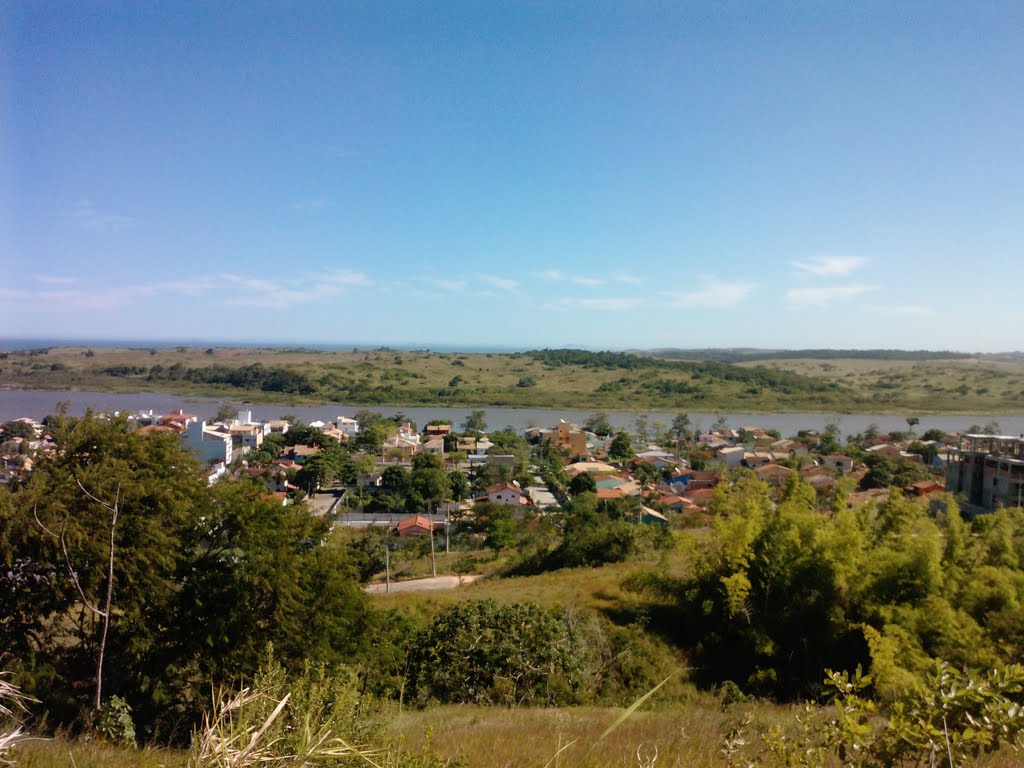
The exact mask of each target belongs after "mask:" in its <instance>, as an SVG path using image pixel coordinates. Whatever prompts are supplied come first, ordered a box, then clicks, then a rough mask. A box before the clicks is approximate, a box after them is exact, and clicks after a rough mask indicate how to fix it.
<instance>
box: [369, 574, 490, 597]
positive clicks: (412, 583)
mask: <svg viewBox="0 0 1024 768" xmlns="http://www.w3.org/2000/svg"><path fill="white" fill-rule="evenodd" d="M482 578H483V575H482V574H479V573H469V574H466V575H465V576H463V577H462V579H461V583H462V585H466V584H472V583H473V582H474V581H477V580H479V579H482ZM459 583H460V579H459V577H458V576H428V577H427V578H425V579H409V580H408V581H392V582H391V591H392V592H426V591H429V590H434V589H455V588H456V587H458V586H459ZM366 591H367V592H369V593H371V594H375V595H383V594H385V593H386V592H387V585H385V584H383V583H380V584H370V585H369V586H368V587H366Z"/></svg>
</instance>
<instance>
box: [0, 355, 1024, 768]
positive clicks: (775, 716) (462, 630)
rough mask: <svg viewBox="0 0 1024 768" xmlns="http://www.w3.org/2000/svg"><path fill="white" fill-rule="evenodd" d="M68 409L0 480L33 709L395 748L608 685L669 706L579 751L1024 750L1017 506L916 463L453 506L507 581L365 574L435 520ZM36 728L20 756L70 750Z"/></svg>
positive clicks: (517, 716)
mask: <svg viewBox="0 0 1024 768" xmlns="http://www.w3.org/2000/svg"><path fill="white" fill-rule="evenodd" d="M607 362H608V360H607V359H604V360H603V361H593V362H592V363H591V364H595V365H602V364H607ZM613 362H616V363H617V361H613ZM559 364H560V365H574V364H576V363H575V362H572V361H562V362H560V363H559ZM48 429H50V430H51V431H52V433H53V435H54V438H55V441H56V445H55V450H54V451H53V452H52V453H51V454H50V455H42V456H39V457H37V458H38V462H37V464H36V466H35V469H34V471H33V472H32V473H31V474H30V475H28V476H27V477H26V478H25V479H24V480H23V481H19V482H18V483H16V484H15V486H14V487H13V488H12V489H10V490H8V489H6V488H2V487H0V556H2V562H3V567H2V568H0V648H3V649H5V651H6V655H5V656H4V660H3V661H4V665H5V667H6V668H7V669H8V670H9V671H10V672H12V673H13V674H14V677H13V678H10V679H13V680H14V681H15V682H16V683H17V684H19V685H21V686H22V687H23V688H24V689H25V691H26V692H27V693H29V694H31V695H32V696H34V697H35V698H36V699H37V700H38V701H37V702H34V703H32V704H31V705H30V710H31V711H32V713H33V714H34V715H35V716H36V719H33V720H30V721H29V722H28V725H29V727H36V728H39V729H41V730H45V729H47V728H52V727H58V726H59V727H61V728H65V729H69V730H70V731H71V732H74V733H83V734H94V733H97V732H98V733H100V734H103V737H104V738H105V739H108V740H114V741H122V742H126V743H131V742H133V741H143V742H146V743H155V744H162V745H171V746H175V745H176V746H177V747H178V748H179V749H183V747H184V745H186V744H188V743H189V742H190V741H191V744H192V747H191V751H190V752H187V753H186V752H184V751H177V752H169V753H164V754H163V755H162V756H161V757H160V758H158V759H160V760H161V762H164V763H165V764H167V765H174V764H179V765H185V764H187V765H189V766H190V767H191V768H205V766H210V765H246V764H247V763H245V762H237V761H236V762H230V761H227V760H220V761H218V760H215V759H213V758H212V757H210V752H209V750H214V751H216V749H221V748H224V749H228V747H230V745H232V744H234V745H236V747H237V749H236V747H231V749H236V751H239V750H241V751H243V752H244V751H245V750H243V749H242V747H241V745H243V744H245V743H248V742H249V741H252V740H253V738H254V734H257V733H260V734H269V735H268V737H267V740H266V741H265V742H263V743H262V745H257V746H258V747H259V750H258V751H257V748H256V747H255V746H254V747H253V748H252V749H250V750H249V753H250V754H258V755H261V756H262V757H266V758H267V759H268V760H269V759H271V758H274V759H275V762H278V763H279V764H282V765H299V764H302V763H301V761H299V759H298V758H295V757H294V756H295V755H310V756H313V755H314V753H316V754H319V755H320V757H316V758H315V759H316V761H319V762H312V763H309V764H329V763H328V762H326V760H327V758H328V757H331V756H332V755H333V756H337V755H338V754H340V753H339V752H337V750H348V751H345V752H344V755H343V757H342V759H343V762H341V763H340V764H343V765H345V764H347V765H351V764H353V763H355V764H360V761H363V758H362V757H359V756H358V755H354V754H353V753H352V751H351V745H357V746H359V747H364V746H371V747H375V748H378V749H379V750H380V752H379V753H375V754H377V756H378V757H380V761H379V762H378V764H381V765H383V764H387V765H390V766H394V767H395V768H402V766H409V767H410V768H412V767H413V766H422V767H423V768H433V766H441V765H451V764H461V763H459V760H460V759H462V758H465V760H466V762H465V763H464V764H467V765H474V766H475V765H480V766H483V765H490V764H494V762H495V761H496V760H497V761H499V762H500V764H502V765H504V764H509V765H536V764H537V763H538V762H539V760H540V757H546V758H548V759H550V758H552V757H553V756H554V753H555V752H557V751H558V748H559V747H560V746H561V745H562V743H563V742H562V741H561V739H563V738H564V739H565V741H566V742H567V741H570V740H571V739H572V738H574V737H576V736H581V737H582V738H584V739H589V740H590V743H589V744H587V743H585V742H583V743H580V744H579V745H578V746H573V747H571V748H570V750H571V751H570V752H567V753H566V755H565V759H566V760H571V763H572V764H575V762H576V760H577V759H578V758H583V757H584V752H587V751H588V750H589V748H590V746H591V745H593V744H595V743H596V742H597V740H598V739H599V738H600V735H599V734H598V735H597V736H595V735H594V734H595V731H597V730H598V729H599V728H600V727H601V725H599V724H604V725H607V724H608V722H609V721H611V720H612V719H613V716H614V712H613V709H611V708H614V707H616V706H617V707H622V706H625V705H628V704H629V702H631V701H636V700H638V698H639V697H641V696H643V695H644V694H645V693H646V692H650V691H652V690H655V689H657V691H658V693H657V697H656V698H652V699H651V700H650V702H649V703H650V704H653V705H656V706H655V710H656V711H655V712H653V713H652V714H650V715H646V716H643V717H638V718H636V720H635V721H634V723H633V724H634V726H635V729H634V730H623V731H621V734H622V736H621V740H619V741H617V742H616V746H614V748H613V747H612V746H611V745H610V744H611V743H610V742H609V746H607V747H602V748H601V749H598V750H594V751H590V752H589V753H588V754H587V755H586V756H585V762H584V764H586V765H593V766H604V765H614V764H622V760H623V758H622V754H623V750H624V748H627V747H628V748H630V749H628V750H626V751H632V752H633V753H634V754H633V756H632V758H631V759H629V761H630V762H632V760H634V759H637V758H636V756H635V751H636V750H638V749H639V750H640V753H641V756H640V758H639V760H640V763H641V764H642V765H650V764H652V762H653V758H652V755H653V754H654V751H655V750H657V751H659V753H660V754H661V755H662V760H661V762H660V763H659V764H660V765H666V764H667V765H694V764H698V765H699V764H704V765H729V766H732V765H741V764H742V765H764V766H782V765H786V766H790V765H805V766H824V765H830V764H835V762H834V761H835V760H836V759H838V758H843V756H844V755H859V756H860V757H859V758H858V762H857V764H858V765H865V766H874V765H879V766H880V765H909V764H914V761H921V760H924V761H925V762H926V763H927V762H928V761H932V764H940V763H938V762H936V760H937V758H938V757H940V756H942V755H947V756H948V762H949V764H951V765H965V764H976V763H975V760H976V758H978V757H982V758H985V755H987V753H988V752H990V751H992V750H998V749H999V748H1000V747H1002V751H998V752H997V754H996V755H995V756H994V757H992V758H985V759H984V760H982V762H981V763H980V764H985V765H1011V764H1013V762H1012V759H1008V758H1007V752H1006V750H1008V749H1009V748H1010V746H1009V745H1014V746H1016V747H1019V748H1024V717H1022V716H1021V711H1022V710H1021V707H1022V706H1024V668H1021V667H1020V666H1019V664H1017V662H1018V660H1019V659H1020V658H1021V657H1022V655H1024V647H1022V645H1021V643H1022V638H1024V510H1021V509H1001V510H999V511H997V512H995V513H992V514H985V515H979V516H977V517H975V518H973V519H965V518H964V516H963V515H962V514H961V511H960V509H959V507H958V506H957V504H956V501H955V500H954V499H953V498H952V497H950V496H948V495H944V496H939V497H936V498H934V499H931V500H927V499H926V500H923V501H919V500H916V499H911V498H905V497H904V496H903V495H902V494H901V493H900V492H899V490H898V489H896V490H893V491H892V492H891V493H890V495H889V499H888V500H887V501H885V502H884V503H878V504H876V503H867V504H865V505H862V506H855V507H850V506H848V505H847V503H846V496H845V491H844V487H843V485H844V484H843V482H842V480H840V481H839V482H837V483H836V488H835V490H834V491H832V492H825V493H823V494H822V495H818V494H817V493H816V492H815V491H814V490H813V489H812V488H811V487H810V486H807V485H805V484H803V483H801V482H799V481H798V480H796V479H795V476H794V479H793V480H792V481H791V482H790V483H788V484H787V485H785V486H784V487H782V488H777V489H771V488H769V487H768V486H766V485H765V484H763V483H762V482H760V481H758V480H756V478H755V476H754V475H753V474H751V473H749V472H739V473H737V474H735V475H734V476H733V477H732V478H731V479H732V481H733V482H731V483H724V484H722V485H719V486H718V487H717V488H716V490H715V492H714V495H713V497H712V500H711V506H710V507H709V514H710V520H711V523H710V525H707V526H706V527H704V528H702V529H698V530H693V529H684V528H682V523H683V519H682V518H676V519H675V520H674V521H675V522H677V523H679V525H680V527H679V528H673V527H671V526H669V527H661V526H647V525H641V524H638V523H637V522H636V520H637V517H636V509H635V505H633V506H630V500H628V499H624V500H621V501H620V502H614V501H613V502H601V503H599V502H598V499H597V496H596V495H595V494H594V493H592V492H590V491H586V490H576V491H573V492H572V497H571V500H570V501H569V502H567V503H566V505H565V507H564V509H561V510H559V511H557V512H553V513H552V514H548V515H543V516H537V517H530V516H527V517H525V518H524V519H522V520H519V519H518V518H517V517H516V516H515V515H513V513H512V511H511V509H510V508H502V507H501V505H495V504H482V505H481V507H480V508H478V509H477V510H476V514H474V515H472V516H468V517H467V518H466V519H465V520H457V521H456V526H455V529H454V532H453V537H452V538H453V544H454V548H455V549H456V550H458V555H457V556H455V555H453V556H450V557H453V558H455V557H458V559H459V561H460V562H462V564H463V565H466V564H467V563H466V562H465V560H467V559H468V558H470V557H471V558H474V559H476V560H477V562H478V563H479V562H484V561H490V562H494V563H496V564H497V561H498V558H499V557H501V558H504V559H503V561H502V562H501V563H500V567H493V568H491V569H490V570H491V571H492V579H491V580H488V581H485V582H483V583H481V584H479V585H475V586H473V587H470V588H468V589H464V590H457V591H453V592H450V593H446V594H443V595H442V594H437V595H432V596H431V597H430V598H429V599H421V598H418V597H414V596H411V595H404V596H400V595H393V596H377V597H372V598H371V597H370V596H368V595H367V594H366V593H365V592H364V591H363V589H362V588H361V584H360V582H361V581H365V580H367V579H369V578H373V576H374V575H375V573H376V572H377V571H378V570H380V566H379V561H377V562H378V565H376V566H374V565H373V564H372V562H371V558H377V557H379V556H380V555H381V554H383V552H388V553H393V554H392V555H391V563H392V565H395V566H397V565H398V564H399V563H400V562H401V561H402V560H403V559H406V558H408V559H417V558H419V559H425V558H426V557H429V552H430V547H429V545H428V544H429V542H428V541H423V542H416V541H411V542H410V541H406V542H403V543H402V545H401V546H400V547H399V541H398V540H397V539H395V538H394V537H391V536H390V535H389V534H387V533H385V532H383V531H380V530H373V531H367V532H365V533H361V534H355V535H353V534H349V535H339V534H337V533H335V534H332V533H330V531H329V525H328V521H326V520H325V519H324V518H322V517H318V516H315V515H312V514H310V513H309V511H308V510H307V509H306V508H305V507H304V506H302V505H301V504H300V505H295V506H281V505H280V502H279V501H277V500H275V498H274V497H272V496H269V495H268V494H267V493H266V488H265V486H262V485H260V484H259V483H258V482H256V481H253V480H250V479H248V478H245V477H242V476H240V477H239V478H238V479H236V480H224V481H222V482H220V483H217V484H216V485H214V486H208V485H207V484H206V483H205V481H203V480H202V479H201V477H200V475H199V474H198V472H197V470H198V467H197V466H196V465H195V463H194V461H193V460H192V459H191V458H190V457H187V456H185V455H184V454H183V453H182V452H181V448H180V445H179V442H178V439H177V438H176V437H174V436H173V435H167V434H166V433H160V432H156V433H153V432H142V431H136V430H133V429H132V428H131V425H130V424H129V423H128V422H127V421H125V420H123V419H116V418H115V419H104V418H98V417H95V416H91V415H90V416H86V417H84V418H81V419H73V418H68V417H66V416H64V415H57V416H56V417H53V418H51V419H50V420H49V422H48ZM338 450H339V451H347V450H348V449H347V448H341V447H339V448H338ZM538 451H539V453H538V455H536V456H534V459H535V461H536V462H538V463H539V462H541V461H544V460H550V459H553V458H556V457H554V455H553V454H551V453H550V450H547V452H545V449H538ZM349 458H351V457H349ZM385 547H388V549H386V550H385V549H384V548H385ZM395 547H398V548H397V549H396V548H395ZM491 553H493V554H491ZM440 557H441V559H442V561H444V560H447V559H448V557H449V556H446V555H443V554H442V555H441V556H440ZM492 557H493V558H494V560H493V561H491V560H490V558H492ZM368 564H369V567H364V566H367V565H368ZM452 570H458V571H461V570H463V568H462V567H461V566H460V567H458V568H456V567H454V566H453V567H452ZM858 669H861V670H863V671H864V672H866V673H867V674H861V673H860V672H858V671H857V670H858ZM830 670H832V671H830ZM3 679H4V680H7V679H8V678H7V677H4V678H3ZM665 680H668V682H667V683H664V684H662V681H665ZM240 688H248V689H249V690H248V692H242V691H240V690H239V689H240ZM211 690H213V691H221V692H222V693H218V694H216V695H215V696H214V702H213V703H211V699H210V691H211ZM286 697H287V698H286ZM803 700H810V701H812V702H814V704H813V705H812V706H811V708H810V710H809V711H808V712H807V714H806V715H805V716H802V719H800V720H798V719H797V718H796V717H795V715H794V710H792V709H790V708H789V707H790V706H791V705H794V704H796V703H798V702H800V701H803ZM830 700H832V701H834V705H833V706H826V705H827V704H828V702H829V701H830ZM229 701H245V702H247V703H245V704H239V705H238V706H237V707H234V708H231V707H228V708H227V709H225V707H226V706H227V704H225V702H229ZM211 706H214V714H212V715H210V714H207V716H206V718H205V719H204V715H203V713H204V711H206V712H207V713H209V711H210V707H211ZM232 706H233V705H232ZM239 707H241V708H239ZM541 708H543V710H544V711H545V712H546V714H539V713H538V712H539V710H540V709H541ZM748 711H749V712H751V713H752V714H753V716H754V718H755V720H754V721H753V722H751V723H747V724H744V719H745V715H746V714H747V712H748ZM275 713H276V714H275ZM399 713H400V714H399ZM467 713H469V714H470V716H471V717H475V718H477V719H476V721H473V720H466V717H465V716H466V714H467ZM666 713H668V714H666ZM702 713H703V714H702ZM0 714H3V713H0ZM44 716H45V717H44ZM673 718H675V719H673ZM204 723H205V724H204ZM480 723H486V729H484V728H479V729H477V728H474V726H475V725H479V724H480ZM672 723H675V725H673V724H672ZM264 724H267V726H266V728H264V727H263V726H264ZM681 726H682V727H685V728H688V729H692V736H691V735H690V734H689V733H680V731H679V728H680V727H681ZM427 727H430V728H431V729H437V730H439V731H442V730H443V731H444V738H443V746H442V740H441V739H440V738H439V740H438V742H437V743H436V744H432V743H426V742H425V741H424V740H423V738H422V734H423V731H424V729H425V728H427ZM576 728H579V730H578V731H577V730H575V729H576ZM194 729H197V730H194ZM211 729H213V730H212V731H211ZM328 731H329V733H328ZM484 731H486V734H485V735H486V738H479V739H478V738H476V736H477V735H478V733H483V732H484ZM531 732H533V733H539V734H543V736H544V740H542V741H541V743H540V744H539V745H538V744H537V743H536V742H535V741H534V740H532V739H530V738H529V737H528V734H529V733H531ZM2 733H3V732H2V730H0V743H2ZM193 733H194V734H195V738H192V739H190V738H189V737H190V735H191V734H193ZM211 733H212V734H213V735H212V736H211ZM502 734H504V738H505V741H504V749H505V750H506V754H504V755H502V754H500V753H499V752H498V750H500V749H502V738H503V736H502ZM631 734H632V735H631ZM213 736H216V738H213ZM260 738H262V736H259V737H258V738H256V741H259V739H260ZM339 738H341V739H344V740H345V741H344V743H341V742H338V741H337V739H339ZM552 740H553V741H554V743H553V744H552ZM520 742H521V743H520ZM527 744H530V745H531V746H529V747H527ZM204 745H205V746H204ZM218 745H219V746H218ZM225 745H227V746H225ZM207 747H209V750H207ZM322 747H323V748H328V747H329V748H330V749H331V750H335V752H333V753H332V755H327V754H325V753H323V750H322V749H321V748H322ZM716 747H717V748H716ZM25 749H26V752H25V754H26V756H27V759H26V764H29V765H32V764H35V765H53V764H58V765H61V764H66V763H63V762H58V761H57V758H56V757H55V756H54V753H53V752H52V751H51V752H46V748H44V747H41V746H40V747H26V748H25ZM197 750H198V752H197ZM203 750H207V751H206V752H204V751H203ZM530 750H533V751H530ZM538 750H539V753H540V754H539V755H538ZM723 750H724V752H723ZM229 751H230V750H229ZM95 754H97V755H98V756H99V757H97V759H99V760H108V761H109V762H108V764H110V765H117V764H118V762H117V761H119V760H121V758H120V757H119V755H120V754H121V753H118V752H109V751H103V750H102V749H100V750H98V751H96V753H95ZM129 754H131V753H129ZM47 755H48V756H47ZM204 755H206V756H205V757H204ZM283 755H291V756H292V758H289V761H278V760H276V758H279V757H282V756H283ZM645 756H646V757H645ZM262 757H261V759H262ZM4 758H5V755H4V754H2V753H0V759H4ZM179 758H180V759H179ZM844 759H845V758H844ZM47 761H49V762H47ZM645 761H646V762H645ZM139 762H140V764H141V763H142V762H143V761H142V760H140V761H139ZM264 762H265V761H264ZM363 762H365V761H363ZM83 764H85V763H84V762H83V763H79V765H83Z"/></svg>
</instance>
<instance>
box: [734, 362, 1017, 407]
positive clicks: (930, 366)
mask: <svg viewBox="0 0 1024 768" xmlns="http://www.w3.org/2000/svg"><path fill="white" fill-rule="evenodd" d="M740 365H742V366H743V367H751V366H754V365H755V364H754V363H740ZM756 365H759V366H766V367H768V368H774V369H778V370H785V371H789V372H792V373H797V374H799V375H801V376H807V377H810V378H814V379H822V380H825V381H831V382H835V383H837V384H842V385H843V386H844V387H846V388H847V389H850V390H852V391H853V392H854V393H855V394H856V395H857V397H859V398H862V399H870V400H872V401H873V402H875V403H877V404H878V409H879V411H888V412H893V411H901V412H913V413H942V412H949V413H1006V414H1015V413H1020V412H1021V411H1022V410H1024V363H1020V362H1008V361H993V360H983V359H979V358H966V359H959V360H941V361H921V362H915V361H907V360H842V359H840V360H808V359H797V360H772V361H767V362H764V363H759V364H756ZM901 409H902V410H901Z"/></svg>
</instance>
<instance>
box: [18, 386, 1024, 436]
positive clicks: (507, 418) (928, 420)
mask: <svg viewBox="0 0 1024 768" xmlns="http://www.w3.org/2000/svg"><path fill="white" fill-rule="evenodd" d="M63 401H67V402H68V403H69V404H70V405H69V408H68V413H69V414H70V415H73V416H80V415H82V414H83V413H85V411H86V410H87V409H89V408H91V409H93V410H95V411H107V412H113V411H122V412H128V413H137V412H139V411H149V410H152V411H154V412H155V413H168V412H170V411H176V410H178V409H179V408H180V409H182V410H184V411H186V412H188V413H194V414H195V415H197V416H199V417H200V418H203V419H209V418H211V417H212V416H213V415H214V414H215V413H216V412H217V410H218V408H219V407H220V406H221V404H222V403H225V402H230V403H232V404H237V405H238V406H239V407H240V408H241V407H244V408H245V409H248V410H251V411H252V415H253V418H255V419H259V420H267V419H276V418H280V417H281V416H283V415H284V414H286V413H290V414H294V415H295V416H297V417H298V418H299V419H301V420H302V421H304V422H306V423H309V422H311V421H315V420H317V419H319V420H320V421H333V420H335V419H336V418H337V417H339V416H354V415H355V414H356V412H357V411H360V410H364V409H368V410H373V411H377V412H378V413H382V414H384V415H385V416H392V415H394V414H396V413H403V414H405V415H406V416H407V417H408V418H410V419H412V420H413V421H415V422H416V424H417V425H418V426H420V427H422V426H423V425H424V424H426V423H427V422H428V421H430V420H431V419H448V420H451V421H452V422H453V424H454V425H455V426H456V428H458V425H459V424H461V423H462V421H463V420H464V419H465V418H466V416H467V415H468V414H469V413H470V411H472V410H474V409H472V408H448V407H436V408H433V407H421V406H416V407H408V408H398V407H394V406H356V405H346V404H344V403H329V404H325V405H315V406H308V405H301V406H300V405H296V406H289V405H260V404H256V403H252V404H250V403H245V404H244V406H243V403H242V401H238V400H228V399H224V398H204V397H182V396H180V395H169V394H166V393H159V392H135V393H116V392H75V391H43V390H0V421H8V420H10V419H15V418H18V417H21V416H28V417H31V418H33V419H42V418H43V417H44V416H47V415H49V414H51V413H53V412H54V411H55V410H56V408H57V404H58V403H60V402H63ZM482 410H484V411H485V413H486V415H487V425H488V427H489V428H490V429H501V428H502V427H506V426H509V427H512V428H514V429H516V430H522V429H525V428H526V427H530V426H552V425H554V424H557V423H558V420H559V419H564V420H565V421H571V422H573V423H576V424H582V423H583V422H584V421H586V420H587V418H588V417H589V416H590V415H591V414H592V413H593V411H575V410H548V409H543V408H486V407H485V408H483V409H482ZM675 413H676V412H659V411H608V419H609V421H610V422H611V423H612V425H613V426H614V427H615V428H626V429H631V428H632V427H633V425H634V423H635V422H636V420H637V418H639V417H640V416H646V417H647V419H648V424H649V426H650V427H653V425H654V424H655V423H656V422H661V423H662V424H664V425H666V426H668V425H669V424H671V423H672V419H673V418H674V416H675ZM907 415H908V416H910V415H917V414H907ZM689 416H690V421H691V422H692V423H693V425H694V427H695V428H697V429H701V430H706V429H709V428H710V427H711V425H712V424H713V423H714V422H715V421H716V420H717V419H718V418H719V417H722V418H724V419H725V422H726V424H728V425H729V426H730V427H762V428H764V429H777V430H778V431H779V432H780V433H781V434H782V435H783V436H790V435H794V434H796V432H797V431H798V430H801V429H818V430H820V429H824V427H825V426H826V425H828V424H836V425H837V426H838V427H839V429H840V431H841V432H842V434H843V435H847V434H853V433H857V432H863V431H864V430H865V429H866V428H867V427H868V425H870V424H874V425H876V426H877V427H878V428H879V429H880V430H881V431H882V432H887V431H890V430H899V431H906V429H907V422H906V420H905V419H904V417H902V416H894V415H892V414H887V415H886V414H860V413H858V414H838V413H702V412H694V411H691V412H689ZM918 418H920V424H918V425H917V427H915V431H916V432H917V433H918V434H920V433H921V432H924V431H925V430H927V429H932V428H936V429H942V430H945V431H947V432H958V431H963V430H966V429H967V428H968V427H969V426H971V425H972V424H978V425H984V424H987V423H989V422H993V421H994V422H997V423H998V424H999V427H1000V431H1001V432H1002V434H1011V435H1018V434H1024V416H1005V415H1000V414H989V415H949V414H943V415H938V416H920V415H918Z"/></svg>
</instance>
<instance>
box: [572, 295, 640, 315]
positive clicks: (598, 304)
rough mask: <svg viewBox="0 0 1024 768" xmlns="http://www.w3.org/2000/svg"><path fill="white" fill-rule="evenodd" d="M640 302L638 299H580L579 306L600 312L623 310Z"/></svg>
mask: <svg viewBox="0 0 1024 768" xmlns="http://www.w3.org/2000/svg"><path fill="white" fill-rule="evenodd" d="M639 303H640V299H622V298H611V299H580V306H581V307H583V308H584V309H594V310H599V311H601V312H625V311H626V310H628V309H632V308H633V307H635V306H636V305H637V304H639Z"/></svg>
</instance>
